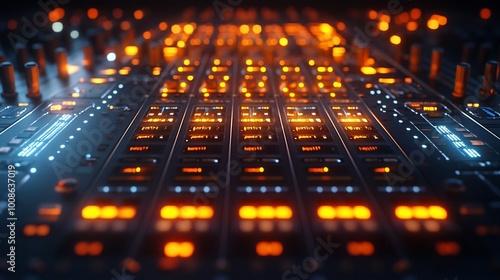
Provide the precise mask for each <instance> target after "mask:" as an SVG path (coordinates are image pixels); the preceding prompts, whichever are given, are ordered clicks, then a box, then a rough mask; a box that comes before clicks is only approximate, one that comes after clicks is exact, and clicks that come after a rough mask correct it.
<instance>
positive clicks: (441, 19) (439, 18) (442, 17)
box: [431, 14, 448, 25]
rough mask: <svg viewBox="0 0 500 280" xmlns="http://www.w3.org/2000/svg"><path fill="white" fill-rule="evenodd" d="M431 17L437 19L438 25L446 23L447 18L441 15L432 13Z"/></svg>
mask: <svg viewBox="0 0 500 280" xmlns="http://www.w3.org/2000/svg"><path fill="white" fill-rule="evenodd" d="M431 19H435V20H437V21H438V23H439V25H446V24H447V23H448V18H446V17H445V16H442V15H437V14H434V15H432V16H431Z"/></svg>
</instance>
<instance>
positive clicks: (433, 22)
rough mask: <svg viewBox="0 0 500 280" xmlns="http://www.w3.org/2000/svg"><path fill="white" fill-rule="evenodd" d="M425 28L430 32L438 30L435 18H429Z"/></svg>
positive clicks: (437, 22)
mask: <svg viewBox="0 0 500 280" xmlns="http://www.w3.org/2000/svg"><path fill="white" fill-rule="evenodd" d="M427 27H428V28H429V29H431V30H436V29H438V28H439V21H438V20H437V19H435V18H431V19H429V20H428V21H427Z"/></svg>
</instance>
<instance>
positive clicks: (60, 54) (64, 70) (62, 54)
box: [55, 48, 69, 79]
mask: <svg viewBox="0 0 500 280" xmlns="http://www.w3.org/2000/svg"><path fill="white" fill-rule="evenodd" d="M55 55H56V65H57V73H58V74H59V77H60V78H61V79H67V78H68V77H69V74H68V54H67V53H66V50H65V49H64V48H57V49H56V50H55Z"/></svg>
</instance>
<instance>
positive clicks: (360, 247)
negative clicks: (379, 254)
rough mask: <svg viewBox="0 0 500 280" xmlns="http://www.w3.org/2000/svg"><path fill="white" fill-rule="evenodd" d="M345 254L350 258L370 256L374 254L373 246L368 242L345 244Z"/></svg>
mask: <svg viewBox="0 0 500 280" xmlns="http://www.w3.org/2000/svg"><path fill="white" fill-rule="evenodd" d="M346 248H347V252H348V253H349V255H351V256H371V255H373V253H374V252H375V246H373V243H371V242H369V241H361V242H355V241H351V242H348V243H347V246H346Z"/></svg>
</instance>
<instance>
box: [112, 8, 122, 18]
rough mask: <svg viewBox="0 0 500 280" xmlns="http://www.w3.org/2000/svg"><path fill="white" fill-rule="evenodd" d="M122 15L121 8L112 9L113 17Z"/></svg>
mask: <svg viewBox="0 0 500 280" xmlns="http://www.w3.org/2000/svg"><path fill="white" fill-rule="evenodd" d="M122 16H123V10H122V9H120V8H115V9H113V17H114V18H116V19H119V18H121V17H122Z"/></svg>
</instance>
